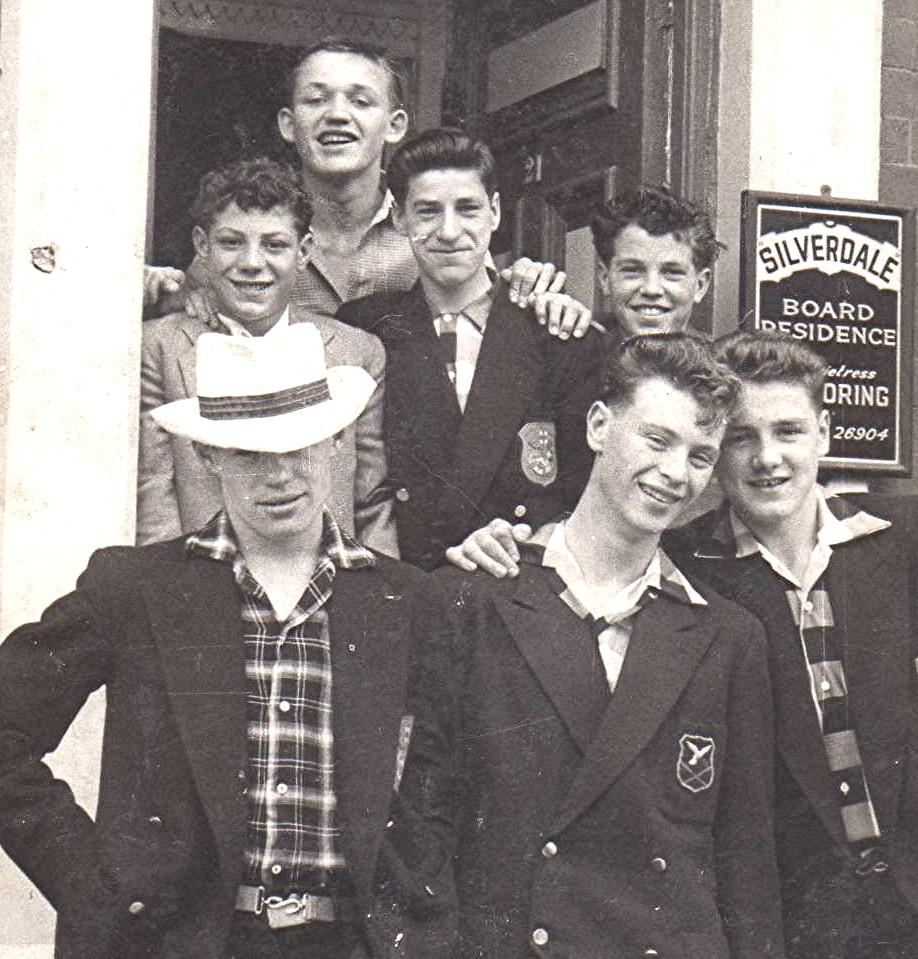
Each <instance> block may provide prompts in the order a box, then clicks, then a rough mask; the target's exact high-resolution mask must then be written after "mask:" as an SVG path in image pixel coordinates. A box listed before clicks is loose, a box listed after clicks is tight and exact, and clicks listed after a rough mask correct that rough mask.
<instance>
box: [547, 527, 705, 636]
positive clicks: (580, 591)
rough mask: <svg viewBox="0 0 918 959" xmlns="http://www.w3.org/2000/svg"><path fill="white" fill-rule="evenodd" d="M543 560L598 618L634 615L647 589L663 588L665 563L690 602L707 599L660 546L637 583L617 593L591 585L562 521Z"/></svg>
mask: <svg viewBox="0 0 918 959" xmlns="http://www.w3.org/2000/svg"><path fill="white" fill-rule="evenodd" d="M542 563H543V565H545V566H550V567H552V568H553V569H554V570H555V572H556V573H557V574H558V575H559V576H560V577H561V579H562V580H563V581H564V585H565V586H567V588H568V590H569V591H570V592H571V594H572V595H573V597H574V598H575V599H576V600H577V602H578V603H580V604H581V606H583V607H584V609H586V611H587V612H588V613H589V614H590V615H591V616H593V617H595V618H597V619H599V618H600V617H602V618H603V619H605V620H606V621H607V622H610V623H611V622H615V621H617V620H621V619H624V618H626V617H627V616H629V615H631V613H633V612H634V610H635V608H636V607H637V605H638V603H639V602H640V600H641V597H642V596H643V595H644V593H645V592H646V591H647V590H648V589H653V590H658V591H659V590H662V589H663V569H664V566H666V567H667V568H668V570H669V572H668V574H667V575H668V578H670V579H672V580H673V581H675V582H676V583H678V584H679V586H681V587H682V588H683V589H684V590H685V593H686V594H687V599H688V600H689V602H690V603H692V604H693V605H697V606H706V605H707V601H706V600H705V598H704V597H703V596H702V595H701V594H700V593H699V592H698V591H697V590H696V589H695V588H694V586H692V584H691V583H690V582H689V581H688V580H687V579H686V578H685V576H683V575H682V573H681V571H680V570H678V569H677V568H676V567H674V566H673V565H672V563H671V562H670V561H669V560H668V559H667V557H666V554H665V553H664V552H663V550H661V549H660V548H659V547H658V548H657V550H656V552H655V553H654V554H653V557H652V558H651V560H650V563H649V564H648V565H647V569H645V570H644V572H643V573H642V574H641V575H640V576H639V577H638V578H637V579H635V580H634V582H632V583H629V584H628V585H627V586H625V587H623V588H622V589H620V590H618V591H616V592H615V593H611V592H610V591H609V590H604V589H596V588H594V587H591V586H589V585H588V584H587V583H586V581H585V580H584V577H583V571H582V570H581V568H580V565H579V564H578V562H577V560H576V559H575V558H574V554H573V553H572V552H571V551H570V549H569V548H568V545H567V540H566V538H565V524H564V523H563V522H561V523H558V524H557V525H556V526H555V528H554V529H553V530H552V532H551V535H550V536H549V538H548V542H547V543H546V544H545V553H544V557H543V560H542Z"/></svg>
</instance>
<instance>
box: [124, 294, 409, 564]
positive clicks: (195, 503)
mask: <svg viewBox="0 0 918 959" xmlns="http://www.w3.org/2000/svg"><path fill="white" fill-rule="evenodd" d="M290 322H291V323H305V322H310V323H314V324H315V325H316V326H317V327H318V330H319V332H320V333H321V334H322V342H323V344H324V346H325V356H326V359H327V361H328V365H329V366H339V365H350V366H360V367H362V368H363V369H365V370H366V371H367V372H368V373H369V374H370V376H372V377H373V379H374V380H376V382H377V383H378V384H379V385H378V386H377V388H376V391H375V392H374V393H373V395H372V396H371V397H370V399H369V402H368V403H367V405H366V408H365V409H364V411H363V412H362V413H361V414H360V416H359V417H358V418H357V420H356V422H355V423H353V424H352V425H350V426H348V427H347V428H346V429H345V430H344V431H343V432H342V438H341V447H340V449H339V450H338V453H337V455H335V456H334V457H333V459H332V491H331V499H330V500H329V508H330V509H331V511H332V513H333V514H334V516H335V519H336V520H337V521H338V522H339V523H340V524H341V526H342V527H343V528H344V529H345V530H347V531H348V532H349V533H353V534H355V535H356V537H357V539H358V540H359V541H360V542H361V543H362V544H363V545H364V546H368V547H370V548H371V549H377V550H380V551H381V552H383V553H387V554H389V555H392V556H394V555H396V550H397V547H396V537H395V518H394V515H393V511H392V503H391V499H390V496H389V494H388V492H387V491H386V488H385V486H384V483H385V478H386V456H385V449H384V447H383V406H384V401H383V393H384V387H385V365H386V359H385V352H384V350H383V349H382V346H381V344H380V343H379V341H378V340H377V339H376V338H375V337H372V336H367V335H365V334H363V333H361V332H360V331H359V330H354V329H351V328H349V327H347V326H344V325H343V324H341V323H337V322H335V320H331V319H328V318H327V317H320V316H313V315H312V314H310V313H306V312H305V311H303V310H298V309H296V308H294V307H291V310H290ZM206 332H208V327H207V326H206V325H205V323H204V322H203V320H199V319H196V318H193V317H190V316H187V315H186V314H185V313H175V314H172V315H171V316H164V317H162V319H159V320H149V321H147V322H146V323H144V324H143V356H142V362H141V371H140V372H141V376H140V387H141V389H140V409H141V416H140V457H139V469H138V478H137V542H138V543H139V544H145V543H154V542H156V541H157V540H166V539H172V537H173V536H179V535H180V534H181V533H190V532H193V531H194V530H196V529H200V528H201V527H202V526H203V525H204V524H205V523H206V522H207V521H208V520H209V519H210V518H211V517H212V516H213V515H214V513H216V512H217V510H218V509H220V508H221V506H222V505H223V501H222V499H221V496H220V484H219V483H218V482H217V478H216V477H215V476H212V475H211V474H210V473H209V472H208V471H207V469H206V468H205V466H204V464H203V463H202V462H201V460H200V458H199V457H198V455H197V454H196V453H195V452H194V449H193V448H192V445H191V441H190V440H188V439H186V438H185V437H182V436H176V435H174V434H169V433H167V432H166V431H165V430H163V429H161V428H160V427H159V426H157V425H156V423H155V422H154V421H153V419H152V418H151V417H150V415H149V413H150V410H152V409H155V408H156V407H157V406H161V405H162V404H163V403H171V402H173V401H174V400H183V399H186V398H188V397H189V396H194V395H195V393H196V388H195V384H196V377H195V344H196V343H197V341H198V337H199V336H200V335H201V334H202V333H206Z"/></svg>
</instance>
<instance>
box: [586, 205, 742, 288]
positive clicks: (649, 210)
mask: <svg viewBox="0 0 918 959" xmlns="http://www.w3.org/2000/svg"><path fill="white" fill-rule="evenodd" d="M632 223H634V224H636V225H637V226H639V227H641V228H642V229H644V230H646V231H647V232H648V233H649V234H650V235H651V236H665V235H666V234H667V233H672V234H673V235H674V236H675V237H676V238H677V239H679V240H682V241H684V242H685V243H688V245H689V246H690V247H691V248H692V263H693V264H694V266H695V269H696V270H706V269H709V268H710V267H711V266H713V264H714V261H715V260H716V259H717V254H718V253H719V252H720V251H721V250H724V249H726V247H725V246H724V244H723V243H720V242H719V241H718V240H717V238H716V237H715V236H714V229H713V227H712V226H711V219H710V217H709V216H708V215H707V213H705V212H704V210H702V209H701V208H700V207H698V206H696V205H695V204H694V203H690V202H689V201H688V200H682V199H680V198H679V197H676V196H673V194H672V193H670V192H669V190H667V189H666V188H665V187H662V186H660V187H655V186H642V187H640V188H638V189H637V190H629V191H628V192H626V193H620V194H618V196H615V197H613V198H612V199H611V200H608V201H607V202H606V203H605V204H604V205H603V206H602V208H601V209H599V210H597V212H596V213H595V214H594V216H593V219H592V221H591V223H590V229H591V230H592V232H593V245H594V246H595V247H596V252H597V254H598V255H599V258H600V260H602V262H603V263H605V264H607V265H608V263H609V261H610V260H611V259H612V257H613V255H614V254H615V240H616V238H617V237H618V235H619V233H621V232H622V230H624V229H625V227H626V226H629V225H630V224H632Z"/></svg>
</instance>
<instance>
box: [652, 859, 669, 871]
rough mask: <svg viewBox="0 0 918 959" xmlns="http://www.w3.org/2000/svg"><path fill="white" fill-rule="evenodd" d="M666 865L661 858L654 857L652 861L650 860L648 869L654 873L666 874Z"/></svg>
mask: <svg viewBox="0 0 918 959" xmlns="http://www.w3.org/2000/svg"><path fill="white" fill-rule="evenodd" d="M668 865H669V864H668V863H667V862H666V860H665V859H664V858H663V857H662V856H654V857H653V859H651V860H650V868H651V869H652V870H653V871H654V872H666V870H667V868H668Z"/></svg>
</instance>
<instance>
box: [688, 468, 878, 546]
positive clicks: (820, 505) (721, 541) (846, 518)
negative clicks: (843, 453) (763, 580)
mask: <svg viewBox="0 0 918 959" xmlns="http://www.w3.org/2000/svg"><path fill="white" fill-rule="evenodd" d="M816 496H817V501H816V502H817V510H818V514H817V524H818V532H817V534H816V542H817V545H821V546H824V547H832V546H838V545H840V544H841V543H850V542H851V541H852V540H855V539H860V538H861V537H863V536H870V535H871V534H873V533H879V532H880V531H881V530H884V529H888V528H889V527H890V526H891V525H892V524H891V523H890V522H889V520H885V519H881V518H880V517H878V516H873V515H871V514H870V513H868V512H866V511H865V510H862V509H859V508H858V507H857V506H856V505H855V504H853V503H851V502H850V501H848V500H846V499H844V498H843V497H841V496H834V495H832V494H831V493H827V492H826V491H825V490H824V489H823V488H822V487H821V486H817V487H816ZM766 552H767V550H766V549H765V547H764V546H762V545H761V543H759V541H758V540H757V539H756V538H755V536H754V534H753V533H752V531H751V530H750V529H749V527H748V526H747V525H746V524H745V523H744V522H743V521H742V520H741V519H740V518H739V516H738V515H737V514H736V511H735V510H734V509H733V507H731V506H730V505H729V503H726V502H725V503H724V504H723V506H721V508H720V511H719V514H718V517H717V520H716V522H715V524H714V528H713V530H712V531H711V534H710V537H709V538H708V540H707V541H706V542H703V543H701V544H700V545H699V546H698V547H697V548H696V549H695V556H696V557H697V558H698V559H743V558H744V557H748V556H754V555H756V554H757V553H758V554H762V555H765V553H766ZM766 558H767V557H766Z"/></svg>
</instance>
